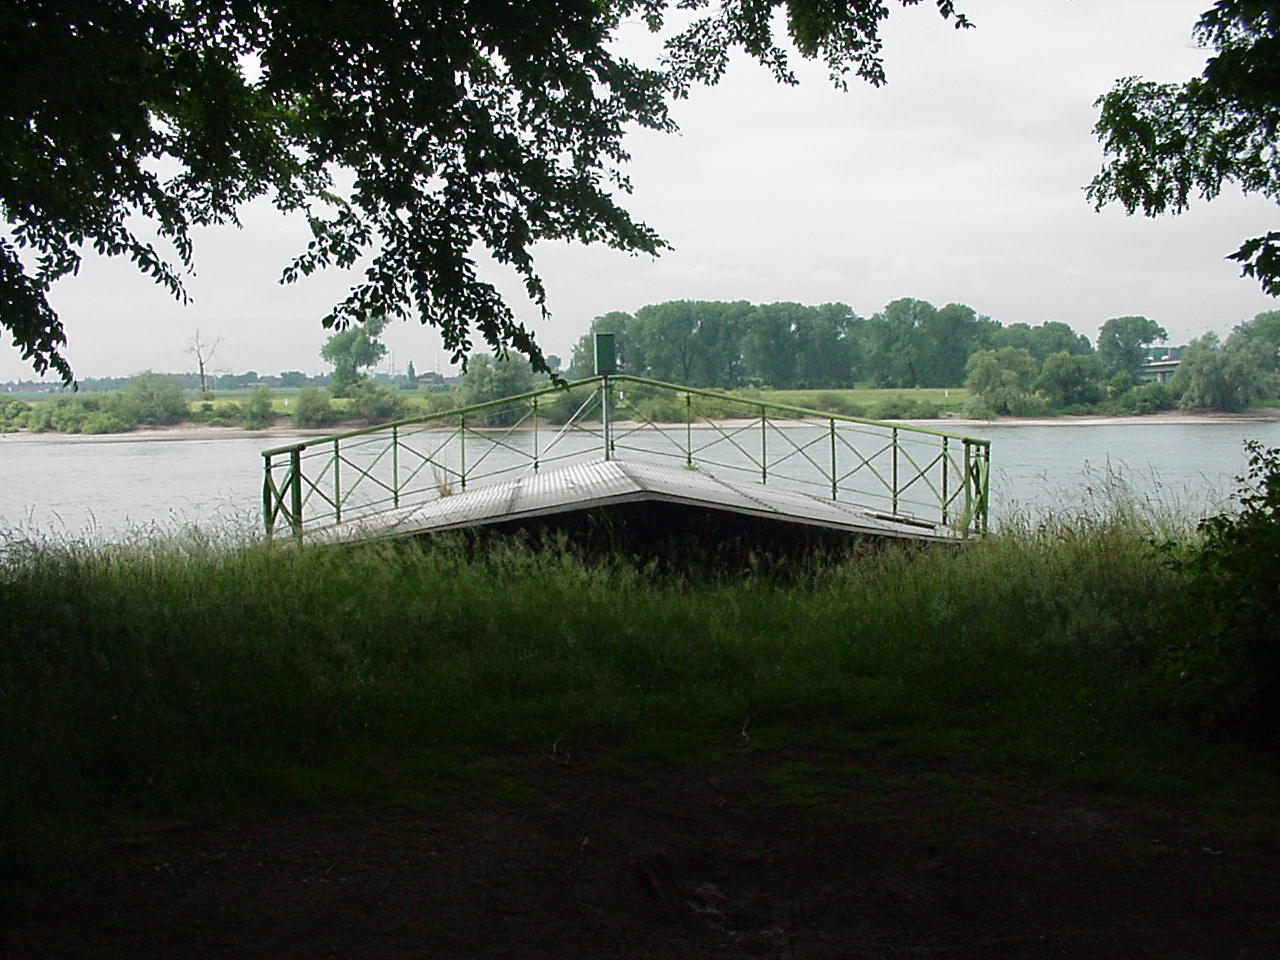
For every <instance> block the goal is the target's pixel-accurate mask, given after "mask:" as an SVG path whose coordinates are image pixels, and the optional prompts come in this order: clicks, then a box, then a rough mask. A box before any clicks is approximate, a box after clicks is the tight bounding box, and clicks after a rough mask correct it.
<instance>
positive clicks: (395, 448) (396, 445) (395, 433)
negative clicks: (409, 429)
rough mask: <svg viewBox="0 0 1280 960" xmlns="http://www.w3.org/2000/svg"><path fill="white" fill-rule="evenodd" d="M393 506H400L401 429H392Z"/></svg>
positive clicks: (393, 426)
mask: <svg viewBox="0 0 1280 960" xmlns="http://www.w3.org/2000/svg"><path fill="white" fill-rule="evenodd" d="M391 505H392V506H394V507H398V506H400V428H399V427H397V426H395V425H394V424H393V425H392V427H391Z"/></svg>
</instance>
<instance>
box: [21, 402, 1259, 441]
mask: <svg viewBox="0 0 1280 960" xmlns="http://www.w3.org/2000/svg"><path fill="white" fill-rule="evenodd" d="M818 412H821V411H818ZM388 422H390V421H388ZM882 422H884V423H889V424H895V423H900V424H909V425H911V426H919V427H928V428H930V429H935V430H947V429H956V428H978V429H981V428H984V427H1122V426H1144V425H1145V426H1151V425H1160V426H1196V425H1199V424H1217V423H1224V424H1225V423H1276V422H1280V407H1254V408H1251V409H1249V410H1246V411H1243V412H1241V413H1225V412H1222V411H1214V410H1205V411H1195V410H1161V411H1159V412H1158V413H1148V414H1142V415H1132V414H1131V415H1124V416H1106V415H1101V414H1063V415H1061V416H1056V417H1044V416H1041V417H1009V416H1001V417H995V418H993V419H991V420H975V419H972V418H968V417H960V416H956V417H934V418H931V419H927V420H921V419H903V420H886V421H882ZM370 426H371V425H370V424H367V423H365V422H363V421H346V422H339V423H335V424H333V425H332V426H330V427H309V428H308V427H294V426H291V425H287V424H276V425H273V426H270V427H264V428H262V429H259V430H250V429H246V428H245V427H217V426H209V425H207V424H199V423H195V422H192V421H186V422H183V423H178V424H174V425H172V426H166V427H139V428H138V429H135V430H130V431H127V432H124V433H98V434H83V433H59V432H57V431H54V430H49V431H44V432H41V433H31V432H29V431H27V430H17V431H14V432H12V433H0V443H12V442H17V443H49V442H72V443H131V442H138V441H152V440H159V441H181V440H252V439H255V438H256V439H261V440H262V441H264V443H267V444H270V443H271V442H273V441H279V440H281V439H282V438H283V439H289V438H293V437H303V438H305V437H327V436H331V435H333V434H335V433H344V432H346V431H350V430H362V429H365V428H367V427H370ZM372 426H377V425H376V424H374V425H372Z"/></svg>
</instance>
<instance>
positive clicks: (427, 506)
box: [262, 374, 990, 541]
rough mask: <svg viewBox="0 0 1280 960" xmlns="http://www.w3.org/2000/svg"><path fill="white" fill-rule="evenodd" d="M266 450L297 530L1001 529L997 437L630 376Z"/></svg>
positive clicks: (303, 535)
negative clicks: (634, 519)
mask: <svg viewBox="0 0 1280 960" xmlns="http://www.w3.org/2000/svg"><path fill="white" fill-rule="evenodd" d="M263 459H264V468H265V469H264V478H263V491H262V496H263V513H264V520H265V525H266V530H267V534H268V536H273V535H275V534H276V533H277V532H282V530H281V528H283V532H288V533H291V534H292V535H293V536H294V537H295V538H296V539H299V540H307V539H322V540H327V541H332V540H334V539H354V538H357V537H360V536H371V537H375V536H376V537H389V536H412V535H418V534H425V533H429V532H431V531H435V530H448V529H458V528H461V527H466V526H484V527H494V526H500V525H502V524H514V523H517V522H521V521H524V520H529V519H533V518H537V517H544V518H550V517H555V516H558V517H561V518H563V519H566V520H567V519H569V518H570V517H572V516H575V515H580V514H583V513H584V512H589V511H590V512H595V513H599V512H600V511H615V512H626V513H628V514H630V515H633V516H635V515H638V514H641V513H645V511H648V512H647V514H646V518H647V519H648V520H649V521H651V522H654V523H700V522H703V521H710V520H716V522H720V523H723V524H726V525H727V526H726V529H729V530H732V523H730V522H729V521H730V520H733V522H736V523H737V524H739V525H742V524H748V523H752V524H755V525H757V526H759V525H761V524H764V525H766V526H767V525H770V524H772V525H774V526H775V527H779V526H786V527H789V528H792V529H799V528H805V529H810V530H817V529H823V530H826V531H829V532H831V533H833V534H841V535H844V534H849V535H860V536H871V537H896V538H907V539H913V540H957V539H965V538H967V537H970V536H974V535H981V534H984V533H985V532H986V530H987V515H988V502H989V496H988V481H989V476H990V442H989V441H987V440H985V439H981V438H977V437H967V436H962V435H959V434H954V433H948V432H946V431H941V430H936V429H933V428H932V427H929V426H925V425H920V424H908V423H901V422H884V421H876V420H867V419H864V418H860V417H852V416H841V415H839V414H834V413H829V412H822V411H816V410H805V409H802V408H799V407H791V406H786V405H782V404H776V403H771V402H769V401H767V400H763V399H759V398H755V397H749V396H741V395H735V394H725V393H716V392H712V391H707V390H700V389H696V388H689V387H679V386H675V385H672V384H665V383H659V382H657V381H652V380H646V379H642V378H639V377H632V376H627V375H621V374H618V375H600V376H596V377H590V378H588V379H585V380H580V381H577V382H575V383H570V384H568V385H565V386H560V387H556V386H548V387H546V388H544V389H542V390H537V391H533V392H531V393H527V394H522V395H520V396H516V397H508V398H504V399H501V400H494V401H491V402H488V403H482V404H475V405H473V406H470V407H464V408H460V409H456V410H449V411H444V412H442V413H437V414H431V415H427V416H422V417H414V418H409V419H405V420H399V421H396V422H394V423H388V424H383V425H379V426H375V427H368V428H365V429H361V430H351V431H347V432H345V433H339V434H334V435H331V436H328V437H314V438H308V439H305V440H301V441H299V442H297V443H293V444H289V445H287V446H282V447H276V448H273V449H270V450H266V451H263ZM645 505H647V506H645ZM717 518H718V519H717Z"/></svg>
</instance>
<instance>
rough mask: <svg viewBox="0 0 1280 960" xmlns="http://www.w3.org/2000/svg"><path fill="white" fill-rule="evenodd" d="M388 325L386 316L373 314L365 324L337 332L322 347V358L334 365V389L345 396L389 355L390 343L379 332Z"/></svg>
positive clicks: (336, 392)
mask: <svg viewBox="0 0 1280 960" xmlns="http://www.w3.org/2000/svg"><path fill="white" fill-rule="evenodd" d="M386 327H387V318H386V317H384V316H378V317H370V318H369V319H368V320H365V321H364V322H363V323H359V324H355V325H353V326H350V327H347V329H345V330H342V331H340V332H338V333H335V334H334V335H333V336H331V337H330V338H329V339H328V340H326V341H325V342H324V346H323V347H321V348H320V357H321V358H322V359H323V360H326V361H328V362H329V363H332V364H333V377H332V380H331V383H332V386H333V392H334V394H335V395H337V396H339V397H345V396H346V395H347V394H348V393H349V392H350V391H351V388H352V387H353V386H354V384H355V382H356V380H358V379H359V378H360V371H361V370H364V369H367V368H369V367H371V366H373V365H374V364H375V363H377V362H378V361H379V360H381V359H382V358H383V357H385V356H386V355H387V347H386V345H385V344H384V343H383V342H382V341H381V340H379V339H378V334H380V333H382V331H383V330H385V329H386Z"/></svg>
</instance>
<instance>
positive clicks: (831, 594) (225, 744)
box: [0, 520, 1249, 841]
mask: <svg viewBox="0 0 1280 960" xmlns="http://www.w3.org/2000/svg"><path fill="white" fill-rule="evenodd" d="M1147 532H1148V531H1146V530H1145V529H1144V528H1143V526H1142V525H1141V524H1138V523H1136V522H1134V521H1132V520H1110V521H1097V520H1095V521H1089V522H1086V521H1075V522H1061V523H1056V524H1051V525H1048V526H1043V527H1038V528H1035V529H1032V528H1026V529H1022V530H1020V531H1016V530H1015V531H1013V532H1011V533H1009V534H1008V535H1006V536H1003V537H1001V538H999V539H996V538H993V539H991V540H989V541H986V542H982V543H975V544H973V545H971V546H969V547H967V548H965V549H962V550H953V549H937V550H919V549H900V548H896V547H890V548H884V549H876V550H868V551H866V552H864V553H860V554H857V555H854V556H852V557H850V558H848V559H846V560H844V561H842V562H839V563H833V564H827V565H815V566H814V567H813V569H811V570H808V571H804V572H803V573H802V575H800V576H791V577H788V578H787V579H786V580H779V579H778V578H776V577H773V576H771V575H770V571H767V570H760V571H757V572H756V573H755V574H749V575H744V576H740V577H734V578H726V579H716V578H713V577H707V576H703V577H700V578H694V579H690V578H689V577H687V576H680V575H676V574H672V573H658V572H657V571H654V570H646V569H643V568H640V567H638V566H637V565H636V564H635V563H634V562H630V561H628V560H626V559H622V558H615V559H612V560H606V561H601V560H599V559H598V558H597V559H594V560H590V561H588V560H585V559H582V558H579V557H575V556H574V555H573V554H572V552H570V551H568V550H564V549H558V550H557V549H550V550H542V551H533V550H530V549H527V548H525V547H521V546H518V545H512V546H496V547H494V546H491V547H488V548H486V550H485V552H484V553H483V554H482V555H477V554H474V553H471V552H468V550H467V549H466V548H465V546H464V545H463V544H461V543H452V544H443V545H441V544H437V545H435V546H431V547H420V546H415V545H385V544H384V545H378V546H368V547H362V548H358V549H349V550H348V549H344V550H335V549H308V550H294V549H291V548H285V547H276V548H271V547H268V546H249V547H243V546H236V545H227V544H219V543H214V542H209V541H205V540H202V539H200V538H198V537H194V536H193V537H187V538H185V539H178V540H174V541H168V542H159V543H157V542H150V543H140V544H136V545H133V546H120V547H103V548H87V547H81V546H76V545H42V546H41V545H30V544H22V543H10V544H8V545H7V546H6V547H5V550H4V554H3V565H2V566H0V576H2V577H3V580H2V582H0V586H2V588H3V589H2V590H0V622H2V623H3V627H0V744H2V745H3V746H2V747H0V749H2V750H3V754H4V755H3V758H0V765H2V766H3V769H4V770H5V776H4V778H3V780H2V781H0V791H2V793H0V823H3V825H4V839H5V840H9V841H12V840H15V839H19V840H20V839H21V838H22V837H24V836H26V837H29V836H35V835H38V834H39V833H41V832H43V831H44V830H45V829H46V828H49V827H54V828H62V827H65V826H66V825H68V824H71V825H74V824H77V823H81V824H84V823H92V822H97V821H98V820H100V819H101V818H102V817H104V816H105V817H106V818H108V819H110V818H113V817H130V816H136V815H150V814H154V813H158V812H170V811H174V810H183V809H189V808H192V807H199V806H201V805H205V804H210V803H213V804H225V803H228V802H235V801H238V800H242V799H253V798H261V797H296V796H300V795H301V796H307V795H315V794H334V793H336V794H338V795H343V794H347V793H350V794H353V795H358V796H363V797H379V796H381V797H387V796H403V795H412V794H418V793H422V792H423V791H426V792H429V791H430V790H431V789H432V784H433V783H436V782H437V781H438V780H439V778H440V777H447V776H450V775H451V774H450V771H453V772H454V773H457V772H459V771H461V770H464V769H465V768H466V767H467V765H468V763H469V761H471V760H474V759H475V758H477V757H481V756H485V757H494V756H501V755H504V754H510V753H511V752H517V753H522V754H523V753H527V752H530V751H538V750H541V751H547V750H552V749H553V745H556V744H559V745H560V747H558V748H555V749H568V748H569V745H572V748H573V749H574V750H578V749H581V748H584V747H589V748H590V749H591V750H593V751H597V752H599V751H603V752H604V753H606V754H607V755H609V756H611V757H613V758H615V759H618V760H621V761H623V762H625V759H626V758H627V757H628V756H632V757H636V756H649V757H654V756H657V757H662V758H665V759H671V760H685V759H690V758H696V757H698V756H700V755H706V752H707V751H713V752H714V751H716V750H723V749H730V748H734V749H736V748H740V747H742V746H743V745H744V744H745V743H749V744H750V746H751V748H752V749H768V748H770V747H774V746H778V745H780V744H784V743H787V742H792V741H797V740H799V741H806V742H812V741H815V740H820V741H827V740H829V741H831V742H834V743H838V744H843V745H846V746H853V747H858V746H862V747H865V746H868V745H875V744H880V745H883V744H893V745H895V747H896V748H898V749H902V750H908V751H920V752H923V753H934V754H937V753H941V754H945V755H948V756H953V757H962V758H964V759H965V761H966V762H974V763H979V764H982V765H983V766H985V767H988V768H991V769H1018V770H1023V771H1025V770H1027V769H1032V770H1036V771H1039V773H1040V775H1043V776H1045V777H1048V778H1050V779H1053V780H1065V781H1079V782H1089V783H1103V784H1109V785H1112V786H1115V787H1117V788H1121V789H1138V790H1163V789H1167V788H1168V789H1179V790H1193V791H1194V790H1199V789H1210V788H1211V787H1212V789H1220V788H1221V787H1222V785H1223V783H1226V784H1227V785H1228V786H1230V784H1231V783H1233V782H1236V781H1239V780H1240V779H1241V778H1242V777H1246V776H1247V775H1249V774H1248V771H1242V770H1240V769H1238V768H1236V767H1234V766H1233V761H1232V760H1231V757H1230V754H1229V753H1227V754H1223V753H1216V754H1215V753H1213V752H1212V751H1211V750H1210V749H1209V745H1208V743H1207V741H1205V740H1203V739H1202V737H1203V736H1204V735H1201V734H1191V733H1188V732H1186V731H1184V730H1182V729H1180V728H1179V727H1177V726H1175V725H1172V724H1170V723H1169V722H1167V721H1166V720H1165V719H1163V718H1162V717H1161V715H1160V713H1159V710H1158V709H1154V708H1153V706H1152V704H1151V702H1150V698H1149V697H1147V696H1146V695H1145V693H1144V690H1145V686H1144V685H1145V684H1146V683H1147V680H1146V678H1147V674H1148V667H1149V664H1150V661H1151V657H1152V654H1153V651H1154V649H1155V647H1156V645H1157V644H1158V642H1159V641H1160V635H1161V631H1163V630H1165V629H1166V628H1167V625H1168V624H1170V623H1177V622H1178V619H1179V604H1180V603H1185V602H1186V601H1185V600H1182V599H1181V598H1182V596H1183V593H1182V590H1181V587H1182V584H1181V582H1180V576H1181V575H1180V574H1178V573H1177V572H1176V571H1174V570H1171V569H1170V568H1169V567H1168V566H1167V565H1165V564H1162V563H1161V562H1159V560H1158V559H1157V558H1155V557H1154V556H1153V553H1152V550H1151V548H1150V547H1149V546H1148V543H1147V540H1146V535H1147ZM792 573H794V571H792Z"/></svg>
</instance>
